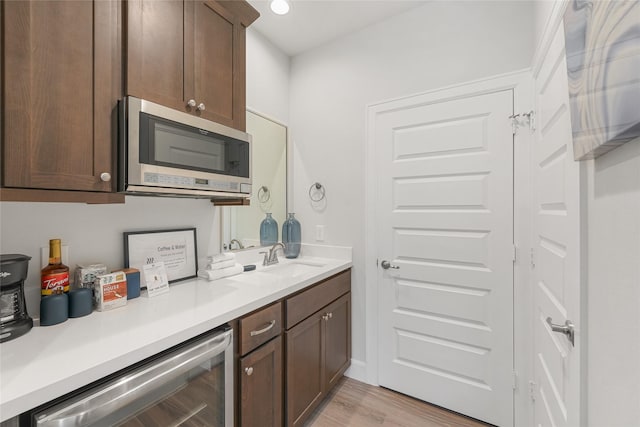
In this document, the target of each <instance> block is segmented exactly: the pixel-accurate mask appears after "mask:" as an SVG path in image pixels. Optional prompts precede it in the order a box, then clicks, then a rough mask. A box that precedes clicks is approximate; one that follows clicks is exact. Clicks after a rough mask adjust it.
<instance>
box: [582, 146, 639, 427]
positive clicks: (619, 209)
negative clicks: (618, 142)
mask: <svg viewBox="0 0 640 427" xmlns="http://www.w3.org/2000/svg"><path fill="white" fill-rule="evenodd" d="M588 166H589V167H588V170H587V183H586V184H587V188H588V194H589V196H588V218H589V231H588V239H589V250H588V276H589V280H588V295H587V300H588V307H587V316H588V324H587V327H588V350H587V351H588V364H587V385H588V402H587V408H588V419H589V425H590V426H594V427H598V426H605V425H606V426H610V427H626V426H638V425H640V363H639V361H640V139H636V140H634V141H631V142H628V143H626V144H625V145H623V146H621V147H619V148H616V149H615V150H613V151H611V152H609V153H607V154H605V155H603V156H601V157H599V158H597V159H596V160H595V161H590V162H589V165H588Z"/></svg>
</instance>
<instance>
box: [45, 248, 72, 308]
mask: <svg viewBox="0 0 640 427" xmlns="http://www.w3.org/2000/svg"><path fill="white" fill-rule="evenodd" d="M40 284H41V293H42V295H43V296H44V295H51V294H57V293H60V292H68V291H69V267H67V266H66V265H64V264H63V263H62V256H61V242H60V239H51V240H49V265H47V266H46V267H45V268H43V269H42V271H41V273H40Z"/></svg>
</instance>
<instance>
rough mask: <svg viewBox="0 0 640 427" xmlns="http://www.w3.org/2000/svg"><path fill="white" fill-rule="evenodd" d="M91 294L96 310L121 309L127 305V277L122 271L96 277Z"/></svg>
mask: <svg viewBox="0 0 640 427" xmlns="http://www.w3.org/2000/svg"><path fill="white" fill-rule="evenodd" d="M93 292H94V293H93V295H94V297H95V301H96V310H98V311H105V310H111V309H112V308H117V307H122V306H123V305H126V304H127V276H126V275H125V274H124V272H122V271H116V272H114V273H109V274H102V275H100V276H97V277H96V280H95V282H94V290H93Z"/></svg>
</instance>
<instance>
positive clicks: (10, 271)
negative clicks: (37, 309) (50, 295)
mask: <svg viewBox="0 0 640 427" xmlns="http://www.w3.org/2000/svg"><path fill="white" fill-rule="evenodd" d="M30 259H31V257H30V256H27V255H20V254H1V255H0V342H5V341H9V340H12V339H14V338H18V337H19V336H21V335H24V334H26V333H27V332H29V331H30V330H31V328H32V327H33V320H31V318H30V317H29V315H28V314H27V305H26V303H25V299H24V281H25V280H26V279H27V269H28V268H29V260H30Z"/></svg>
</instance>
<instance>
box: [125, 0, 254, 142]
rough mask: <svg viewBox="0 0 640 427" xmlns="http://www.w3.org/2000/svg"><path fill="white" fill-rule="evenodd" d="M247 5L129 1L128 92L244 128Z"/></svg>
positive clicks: (250, 15) (251, 12)
mask: <svg viewBox="0 0 640 427" xmlns="http://www.w3.org/2000/svg"><path fill="white" fill-rule="evenodd" d="M258 16H259V14H258V12H257V11H256V10H255V9H253V8H252V7H251V6H250V5H249V4H248V3H247V2H246V1H213V0H196V1H193V0H163V1H154V0H130V1H128V2H127V6H126V15H125V20H126V30H127V32H126V50H127V54H126V62H127V64H126V70H127V71H126V93H127V94H128V95H133V96H136V97H138V98H142V99H147V100H149V101H153V102H156V103H158V104H162V105H165V106H167V107H171V108H174V109H177V110H180V111H185V112H189V113H192V114H195V115H197V116H200V117H203V118H205V119H208V120H212V121H215V122H218V123H221V124H224V125H227V126H230V127H233V128H236V129H239V130H242V131H244V130H245V109H246V100H245V97H246V95H245V85H246V60H245V52H246V40H245V30H246V28H247V27H248V26H249V25H250V24H251V23H252V22H253V21H255V20H256V19H257V18H258Z"/></svg>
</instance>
